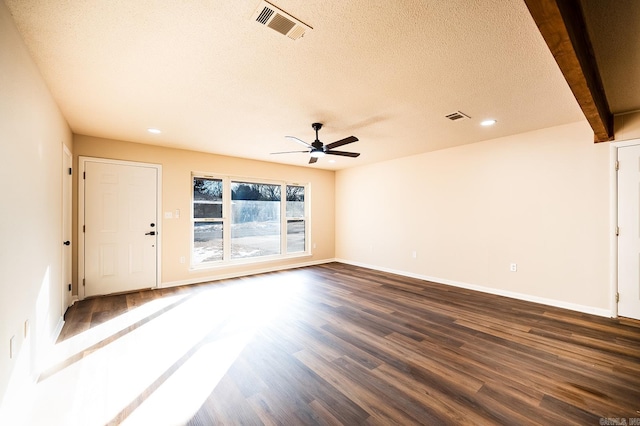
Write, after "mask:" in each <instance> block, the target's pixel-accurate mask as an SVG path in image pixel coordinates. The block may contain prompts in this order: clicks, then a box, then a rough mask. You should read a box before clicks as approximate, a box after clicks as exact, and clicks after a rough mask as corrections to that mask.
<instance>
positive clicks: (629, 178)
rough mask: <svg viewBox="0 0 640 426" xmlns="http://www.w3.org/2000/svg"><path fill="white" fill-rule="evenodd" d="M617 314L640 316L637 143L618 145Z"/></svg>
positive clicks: (639, 154) (639, 152)
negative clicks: (618, 298)
mask: <svg viewBox="0 0 640 426" xmlns="http://www.w3.org/2000/svg"><path fill="white" fill-rule="evenodd" d="M618 161H619V165H620V167H619V171H618V227H619V228H620V235H619V237H618V293H619V296H620V300H619V302H618V315H620V316H624V317H629V318H636V319H640V145H633V146H627V147H622V148H618Z"/></svg>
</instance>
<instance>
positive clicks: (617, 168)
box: [616, 160, 620, 170]
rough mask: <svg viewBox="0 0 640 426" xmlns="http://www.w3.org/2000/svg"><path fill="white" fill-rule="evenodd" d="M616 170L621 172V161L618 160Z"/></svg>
mask: <svg viewBox="0 0 640 426" xmlns="http://www.w3.org/2000/svg"><path fill="white" fill-rule="evenodd" d="M616 170H620V161H618V160H616Z"/></svg>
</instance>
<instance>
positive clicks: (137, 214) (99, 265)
mask: <svg viewBox="0 0 640 426" xmlns="http://www.w3.org/2000/svg"><path fill="white" fill-rule="evenodd" d="M84 166H85V169H84V172H85V182H84V191H85V193H84V226H85V227H84V250H85V253H84V278H85V282H84V286H85V287H84V295H85V297H88V296H95V295H103V294H110V293H119V292H126V291H132V290H138V289H143V288H152V287H156V285H157V258H158V252H157V247H158V244H157V239H158V227H157V223H158V221H157V219H158V218H157V211H158V209H157V204H158V202H157V200H158V169H157V168H156V167H155V166H152V165H150V166H149V167H147V166H144V165H139V164H136V165H129V164H123V163H110V162H100V161H86V162H85V163H84Z"/></svg>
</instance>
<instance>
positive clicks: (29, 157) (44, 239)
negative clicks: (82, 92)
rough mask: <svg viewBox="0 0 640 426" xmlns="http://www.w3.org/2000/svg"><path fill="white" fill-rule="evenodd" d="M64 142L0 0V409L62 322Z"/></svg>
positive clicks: (66, 137) (55, 112) (63, 129)
mask: <svg viewBox="0 0 640 426" xmlns="http://www.w3.org/2000/svg"><path fill="white" fill-rule="evenodd" d="M63 143H65V144H67V145H69V146H70V145H71V132H70V130H69V128H68V126H67V124H66V122H65V120H64V118H63V117H62V115H61V113H60V111H59V109H58V107H57V106H56V104H55V102H54V101H53V98H52V97H51V94H50V92H49V90H48V89H47V87H46V85H45V83H44V81H43V79H42V77H41V76H40V74H39V71H38V69H37V67H36V65H35V64H34V62H33V61H32V59H31V57H30V55H29V53H28V51H27V49H26V47H25V46H24V44H23V41H22V38H21V37H20V35H19V33H18V31H17V29H16V27H15V25H14V23H13V20H12V18H11V15H10V13H9V11H8V10H7V8H6V6H5V5H4V3H3V2H0V194H1V197H2V208H1V209H0V218H1V220H0V403H1V404H2V405H0V407H2V408H5V407H6V406H8V405H9V404H10V403H11V398H12V397H14V396H15V395H16V394H17V393H18V391H19V389H21V388H22V387H23V385H25V383H28V381H29V380H30V376H32V375H33V374H35V372H36V371H37V363H38V360H39V359H40V357H41V356H42V355H43V354H44V353H45V352H46V350H47V347H48V346H50V344H51V343H52V341H51V338H52V335H53V334H55V331H56V327H57V326H59V324H60V322H59V321H60V320H61V315H62V312H61V311H62V299H61V298H62V284H61V274H62V271H61V255H62V251H61V249H62V239H61V238H62V217H61V210H62V209H61V197H62V189H61V181H62V144H63ZM27 320H28V321H29V324H30V332H29V333H28V335H27V336H26V337H25V333H24V324H25V321H27ZM11 336H15V337H14V343H15V348H16V349H15V355H14V357H13V358H12V359H10V358H9V339H10V338H11ZM0 423H2V412H0Z"/></svg>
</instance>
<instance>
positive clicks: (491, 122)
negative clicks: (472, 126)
mask: <svg viewBox="0 0 640 426" xmlns="http://www.w3.org/2000/svg"><path fill="white" fill-rule="evenodd" d="M496 123H497V121H496V120H484V121H482V122H481V123H480V125H481V126H493V125H494V124H496Z"/></svg>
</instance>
